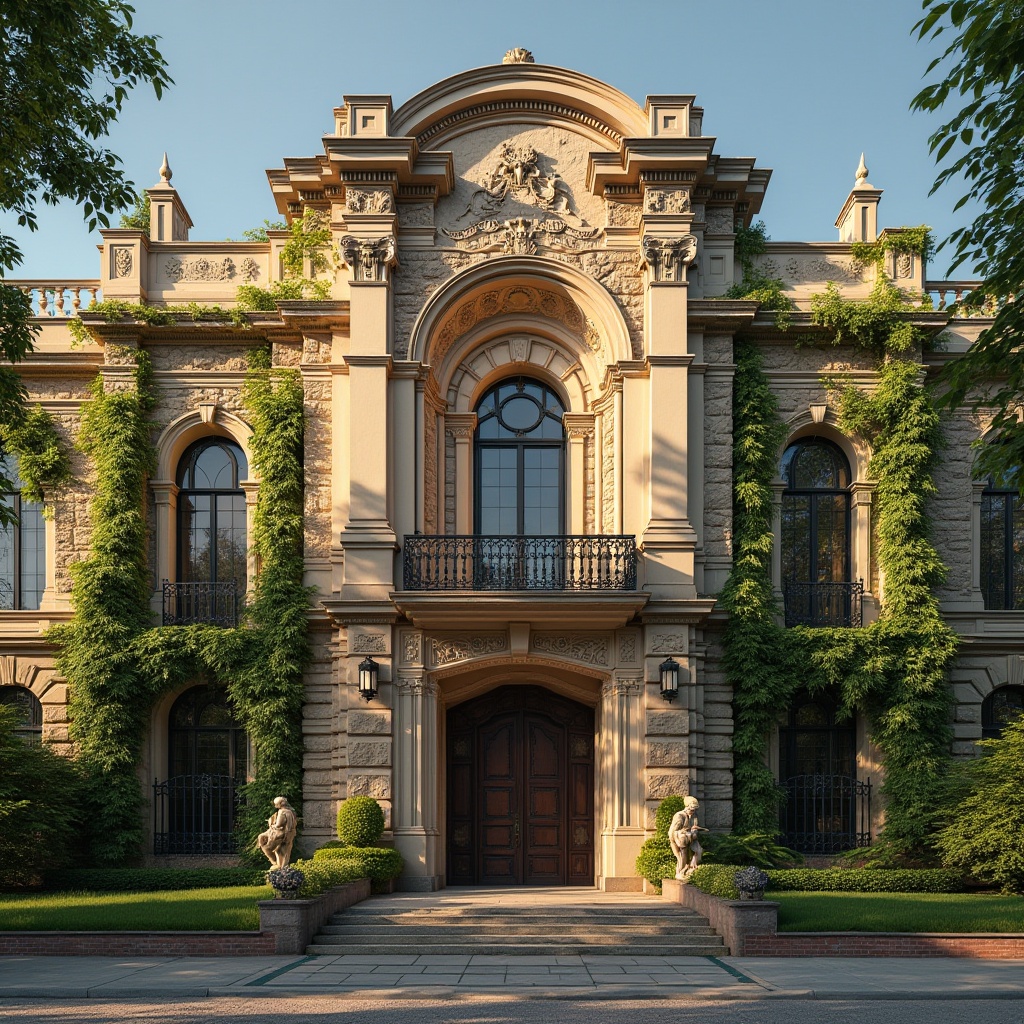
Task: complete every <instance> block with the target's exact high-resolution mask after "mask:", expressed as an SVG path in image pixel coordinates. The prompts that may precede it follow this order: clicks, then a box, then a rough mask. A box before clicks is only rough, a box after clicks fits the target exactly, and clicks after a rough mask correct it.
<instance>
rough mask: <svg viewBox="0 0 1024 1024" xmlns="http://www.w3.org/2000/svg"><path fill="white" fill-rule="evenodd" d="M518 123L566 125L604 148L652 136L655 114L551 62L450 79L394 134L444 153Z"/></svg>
mask: <svg viewBox="0 0 1024 1024" xmlns="http://www.w3.org/2000/svg"><path fill="white" fill-rule="evenodd" d="M510 120H511V121H517V122H524V123H533V124H562V125H564V126H565V127H568V128H571V129H573V130H574V131H577V132H579V133H580V134H583V135H586V136H588V137H589V138H590V139H591V140H592V141H593V142H594V144H595V145H599V146H601V147H602V148H604V149H617V148H618V146H619V144H620V142H621V140H622V139H623V138H630V137H635V136H645V135H647V134H648V119H647V115H646V114H645V113H644V111H643V110H642V109H641V107H640V106H638V105H637V103H636V102H635V101H634V100H633V99H631V98H630V97H629V96H627V95H626V94H625V93H622V92H620V91H619V90H618V89H615V88H613V87H612V86H610V85H608V84H606V83H605V82H601V81H598V80H597V79H596V78H590V77H589V76H588V75H582V74H580V73H579V72H578V71H570V70H569V69H568V68H560V67H555V66H553V65H550V64H492V65H487V66H486V67H482V68H474V69H473V70H471V71H464V72H462V73H460V74H458V75H453V76H451V77H450V78H445V79H443V80H442V81H440V82H438V83H437V84H435V85H432V86H431V87H430V88H428V89H425V90H423V92H421V93H418V94H417V95H416V96H413V97H412V99H410V100H408V101H407V102H406V103H403V104H402V106H401V107H399V108H398V110H396V111H395V113H394V115H393V117H392V119H391V134H392V135H393V136H404V137H414V138H415V139H416V141H417V143H418V145H419V147H420V149H439V148H442V147H443V146H444V145H445V144H446V143H447V142H448V141H449V140H451V139H452V138H455V137H456V136H458V135H461V134H463V133H464V132H467V131H472V130H475V129H477V128H481V127H485V126H487V125H490V124H499V123H503V122H508V121H510Z"/></svg>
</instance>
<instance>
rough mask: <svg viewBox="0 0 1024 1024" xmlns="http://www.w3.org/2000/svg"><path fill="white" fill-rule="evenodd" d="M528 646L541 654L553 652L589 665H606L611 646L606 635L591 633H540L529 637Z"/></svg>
mask: <svg viewBox="0 0 1024 1024" xmlns="http://www.w3.org/2000/svg"><path fill="white" fill-rule="evenodd" d="M530 646H531V648H532V649H533V650H535V651H539V652H540V653H542V654H555V655H559V656H560V657H563V658H571V659H572V660H573V661H583V662H586V663H587V664H589V665H608V664H609V663H610V658H609V649H610V647H611V645H610V643H609V640H608V637H607V636H606V635H595V634H593V633H562V632H559V633H540V632H535V633H533V634H532V635H531V637H530Z"/></svg>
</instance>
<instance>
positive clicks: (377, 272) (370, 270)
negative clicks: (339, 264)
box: [341, 235, 398, 284]
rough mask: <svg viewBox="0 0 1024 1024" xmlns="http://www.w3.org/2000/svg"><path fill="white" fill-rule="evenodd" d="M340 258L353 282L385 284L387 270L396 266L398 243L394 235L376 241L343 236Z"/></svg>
mask: <svg viewBox="0 0 1024 1024" xmlns="http://www.w3.org/2000/svg"><path fill="white" fill-rule="evenodd" d="M341 257H342V259H343V260H344V261H345V264H346V265H347V266H348V267H350V268H351V270H352V280H353V281H356V282H367V281H369V282H374V283H378V284H379V283H385V282H386V281H387V280H388V269H389V268H390V267H394V266H396V265H397V264H398V243H397V241H396V240H395V236H394V235H385V236H384V237H383V238H377V239H371V238H357V237H356V236H355V235H345V237H344V238H342V240H341Z"/></svg>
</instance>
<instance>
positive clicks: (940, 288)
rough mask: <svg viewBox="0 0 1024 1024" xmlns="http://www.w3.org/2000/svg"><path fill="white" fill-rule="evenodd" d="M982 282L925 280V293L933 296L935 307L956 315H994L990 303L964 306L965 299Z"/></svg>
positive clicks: (930, 296)
mask: <svg viewBox="0 0 1024 1024" xmlns="http://www.w3.org/2000/svg"><path fill="white" fill-rule="evenodd" d="M980 284H981V282H980V281H925V283H924V293H925V295H926V296H928V297H929V298H931V300H932V306H933V307H934V308H935V309H938V310H948V311H949V312H950V313H951V314H955V315H956V316H992V315H993V313H994V312H995V311H994V310H993V309H992V308H991V307H990V305H989V304H986V305H984V306H980V307H973V306H968V307H967V308H963V306H962V303H963V301H964V299H966V298H967V297H968V296H969V295H970V294H971V292H973V291H974V290H975V289H976V288H977V287H978V286H979V285H980Z"/></svg>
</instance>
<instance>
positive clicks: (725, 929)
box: [661, 878, 779, 956]
mask: <svg viewBox="0 0 1024 1024" xmlns="http://www.w3.org/2000/svg"><path fill="white" fill-rule="evenodd" d="M661 893H662V896H664V897H665V899H669V900H672V901H673V902H674V903H680V904H682V905H683V906H684V907H689V908H690V909H691V910H695V911H696V912H697V913H698V914H700V916H701V917H706V918H707V919H708V923H709V924H710V925H711V927H712V928H714V930H715V931H716V932H717V933H718V934H719V935H721V936H722V938H723V940H724V941H725V944H726V946H728V947H729V952H730V953H731V954H732V955H733V956H750V955H753V954H750V953H748V952H747V948H748V943H749V941H750V939H751V938H754V937H757V938H761V937H764V938H775V937H776V933H777V931H778V921H779V905H778V903H775V902H773V901H771V900H723V899H719V897H717V896H709V895H708V894H707V893H706V892H701V890H700V889H697V888H694V886H692V885H688V884H686V883H684V882H679V881H677V880H676V879H674V878H666V879H665V880H664V881H663V882H662V883H661ZM761 955H762V956H770V955H771V954H768V953H762V954H761Z"/></svg>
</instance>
